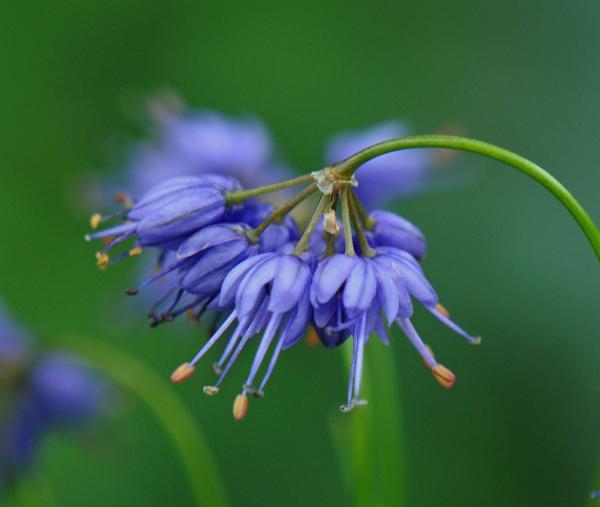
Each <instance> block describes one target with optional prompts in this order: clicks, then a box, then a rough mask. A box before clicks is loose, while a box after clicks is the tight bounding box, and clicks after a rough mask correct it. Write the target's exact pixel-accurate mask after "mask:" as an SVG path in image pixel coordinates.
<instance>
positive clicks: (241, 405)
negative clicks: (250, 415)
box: [233, 394, 248, 422]
mask: <svg viewBox="0 0 600 507" xmlns="http://www.w3.org/2000/svg"><path fill="white" fill-rule="evenodd" d="M247 412H248V397H247V396H246V395H244V394H238V395H237V396H236V397H235V400H234V402H233V418H234V419H235V420H236V421H238V422H239V421H241V420H242V419H243V418H244V417H246V413H247Z"/></svg>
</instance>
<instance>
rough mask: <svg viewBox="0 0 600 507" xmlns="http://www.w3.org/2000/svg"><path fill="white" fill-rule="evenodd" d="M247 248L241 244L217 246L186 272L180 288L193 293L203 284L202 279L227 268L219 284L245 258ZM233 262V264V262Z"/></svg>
mask: <svg viewBox="0 0 600 507" xmlns="http://www.w3.org/2000/svg"><path fill="white" fill-rule="evenodd" d="M247 251H248V246H247V245H246V244H244V243H242V242H233V243H230V244H225V245H219V246H215V247H213V248H211V249H210V250H208V251H207V252H206V253H205V254H204V255H202V256H201V257H200V259H199V260H198V261H197V262H196V263H195V264H194V266H193V267H192V268H191V269H190V270H189V271H188V273H187V274H186V275H185V276H184V278H183V280H182V281H181V287H182V288H183V289H184V290H187V291H188V292H193V293H196V292H195V289H196V287H198V286H199V285H201V284H202V283H203V279H204V278H205V277H206V276H207V275H210V274H211V273H213V272H215V271H216V270H222V269H223V268H224V267H225V268H227V269H226V271H225V273H224V274H223V276H222V278H221V282H222V281H223V279H224V278H225V276H226V275H227V273H228V272H229V271H231V269H232V268H233V267H235V265H236V264H237V263H240V262H242V261H243V260H245V259H246V257H247ZM233 261H235V263H234V262H233Z"/></svg>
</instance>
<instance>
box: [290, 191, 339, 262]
mask: <svg viewBox="0 0 600 507" xmlns="http://www.w3.org/2000/svg"><path fill="white" fill-rule="evenodd" d="M330 202H331V197H330V196H328V195H325V194H323V195H321V199H320V200H319V204H318V205H317V209H315V212H314V213H313V215H312V217H311V219H310V222H309V223H308V225H307V226H306V229H305V230H304V232H303V233H302V237H301V238H300V240H299V241H298V244H297V245H296V255H300V254H301V253H302V252H304V250H306V249H307V248H308V242H309V241H310V237H311V236H312V234H313V232H314V231H315V227H316V226H317V224H318V223H319V218H321V215H322V214H323V212H324V211H325V208H327V206H328V205H329V203H330Z"/></svg>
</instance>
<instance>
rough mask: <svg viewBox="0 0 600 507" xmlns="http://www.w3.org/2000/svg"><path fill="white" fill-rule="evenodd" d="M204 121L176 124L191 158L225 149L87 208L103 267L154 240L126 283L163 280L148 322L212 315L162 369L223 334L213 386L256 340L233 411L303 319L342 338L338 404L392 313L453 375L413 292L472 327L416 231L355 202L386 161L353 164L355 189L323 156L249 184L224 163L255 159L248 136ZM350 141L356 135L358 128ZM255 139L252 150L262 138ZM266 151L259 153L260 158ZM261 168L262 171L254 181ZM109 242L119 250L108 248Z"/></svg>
mask: <svg viewBox="0 0 600 507" xmlns="http://www.w3.org/2000/svg"><path fill="white" fill-rule="evenodd" d="M217 123H218V122H217ZM209 124H210V122H208V124H207V126H206V129H207V130H206V132H205V131H204V130H203V128H200V127H199V126H198V125H196V130H197V131H202V132H204V134H203V136H199V137H194V136H193V135H190V136H189V137H188V135H187V134H185V135H184V134H180V135H181V138H179V137H178V136H177V135H175V138H174V139H173V143H174V144H178V143H179V144H185V145H186V146H188V149H189V150H190V152H192V151H193V152H194V153H195V154H196V155H195V156H196V157H198V158H202V156H200V155H199V154H201V153H202V151H203V150H204V149H205V150H206V151H207V153H210V152H211V151H212V150H213V149H214V147H213V146H212V145H211V142H213V141H214V142H216V143H217V145H218V146H229V149H230V150H231V153H229V151H227V150H225V151H226V152H227V153H225V152H221V153H220V157H221V159H223V160H229V162H223V164H216V163H213V164H212V166H211V167H212V171H211V172H199V171H195V172H193V171H190V174H192V175H190V174H187V175H179V176H177V177H174V178H165V179H164V180H162V181H160V182H158V183H157V184H156V185H154V186H153V187H152V188H150V189H148V190H147V191H146V192H144V193H142V194H141V195H140V196H139V198H135V197H134V198H131V197H128V198H127V199H124V200H123V201H124V203H125V208H124V209H123V210H122V211H121V212H119V213H118V214H117V215H114V214H113V215H109V216H106V217H103V216H102V215H100V214H95V215H94V216H93V217H92V221H91V225H92V228H93V229H95V231H94V232H92V233H91V234H89V235H87V236H86V238H87V239H88V240H102V241H103V242H104V246H103V248H102V249H101V250H100V251H98V252H97V254H96V258H97V262H98V265H99V266H100V267H101V268H106V267H107V266H108V265H110V264H112V263H114V262H115V261H118V260H120V259H122V258H125V257H131V256H137V255H139V254H141V253H142V251H144V250H146V249H151V250H155V251H157V252H158V257H159V259H160V260H159V265H158V269H157V271H156V273H154V274H153V275H152V276H150V277H149V278H147V279H146V280H144V281H143V282H142V283H141V284H140V285H139V286H138V287H137V288H134V289H129V290H128V293H129V294H131V295H134V294H137V293H138V292H139V291H140V290H142V289H144V288H145V287H146V286H148V285H149V284H153V283H155V282H159V281H162V282H163V284H162V285H163V287H164V289H163V292H162V294H161V295H160V296H159V297H158V298H157V301H156V303H155V304H154V305H153V307H152V308H151V310H150V313H149V317H150V323H151V325H153V326H156V325H159V324H161V323H164V322H168V321H171V320H173V319H175V318H177V317H178V316H180V315H182V314H187V315H188V317H190V318H191V319H193V320H198V319H200V318H201V317H203V316H204V315H205V314H207V313H208V312H210V313H211V314H212V315H213V316H214V317H213V324H212V325H211V326H210V337H209V338H208V340H207V341H206V343H204V345H203V346H202V347H201V348H200V350H199V351H198V352H197V353H196V355H195V356H193V357H192V359H190V360H189V361H188V362H185V363H183V364H182V365H181V366H180V367H179V368H177V369H176V370H175V371H174V373H173V375H172V380H173V381H174V382H181V381H183V380H185V379H187V378H189V377H190V376H191V375H192V374H193V373H194V371H195V368H196V365H197V363H198V361H199V360H200V359H201V358H202V357H204V356H205V354H206V353H207V352H208V351H209V350H210V349H212V348H213V347H214V346H215V345H217V343H219V342H225V343H224V345H223V347H222V353H221V356H220V358H219V359H218V360H217V361H216V362H215V363H214V364H213V369H214V371H215V372H216V374H217V375H218V379H217V380H216V382H214V383H211V384H210V385H206V386H205V387H204V392H205V393H207V394H209V395H213V394H216V393H217V392H219V390H220V388H221V385H222V383H223V381H224V379H225V378H226V376H227V374H228V372H229V371H230V369H231V368H232V366H233V365H234V364H235V362H236V360H237V359H238V357H239V356H240V354H241V353H242V351H243V350H244V349H245V348H246V347H247V346H248V345H249V344H250V343H252V342H254V343H256V344H257V345H256V352H255V355H254V360H253V362H252V365H251V367H250V372H249V374H248V377H247V379H246V381H245V382H244V384H243V386H242V391H241V393H240V394H239V395H238V396H237V397H236V399H235V402H234V407H233V413H234V417H235V418H236V419H237V420H240V419H242V418H243V417H244V416H245V414H246V411H247V407H248V395H253V396H254V397H261V396H262V395H263V393H264V388H265V385H266V384H267V382H268V380H269V378H270V377H271V375H272V373H273V370H274V367H275V365H276V363H277V361H278V359H279V358H280V355H281V352H283V351H284V350H286V349H289V348H290V347H292V346H293V345H295V344H296V343H298V341H299V340H300V339H301V338H302V337H303V336H304V335H305V334H306V333H307V331H308V330H309V329H311V328H312V329H314V331H315V332H316V333H317V335H318V337H319V339H320V341H321V342H322V343H323V345H325V346H326V347H329V348H335V347H338V346H340V345H342V344H343V343H345V342H346V341H347V340H348V339H351V340H352V344H353V361H352V368H351V374H350V382H349V386H348V395H347V400H346V403H345V404H344V405H343V406H342V410H343V411H349V410H351V409H352V408H353V407H355V406H357V405H360V404H364V401H363V400H361V398H360V388H361V378H362V367H363V360H364V348H365V345H366V343H367V341H368V339H369V337H370V336H371V335H372V334H376V335H377V336H379V337H380V339H381V340H383V341H384V342H385V343H387V342H388V337H387V329H388V328H389V327H390V326H391V325H394V324H395V325H397V326H398V327H399V328H400V329H401V330H402V331H403V332H404V334H405V335H406V336H407V338H408V339H409V340H410V342H411V343H412V344H413V345H414V347H415V348H416V350H417V351H418V353H419V354H420V356H421V358H422V359H423V362H424V364H425V365H426V366H427V367H428V368H429V369H430V370H431V372H432V374H433V376H434V378H435V379H436V380H437V382H438V383H439V384H440V385H442V386H443V387H446V388H450V387H452V385H453V384H454V382H455V377H454V375H453V373H452V372H451V371H450V370H449V369H447V368H446V367H445V366H443V365H441V364H439V363H438V362H437V360H436V359H435V357H434V356H433V353H432V352H431V350H430V349H429V348H428V347H427V346H426V345H425V344H424V343H423V341H422V340H421V338H420V337H419V335H418V333H417V331H416V330H415V328H414V326H413V325H412V323H411V317H412V315H413V302H414V301H416V302H419V303H421V304H422V305H423V306H424V307H425V308H426V309H427V310H428V311H429V312H431V314H432V315H434V316H435V317H436V318H437V319H438V320H440V321H441V322H442V323H444V324H445V325H446V326H448V327H449V328H451V329H452V330H454V331H456V332H457V333H458V334H460V335H462V336H463V337H464V338H465V339H466V340H467V342H469V343H473V344H476V343H478V342H479V338H477V337H473V336H471V335H469V334H468V333H466V332H465V331H464V330H462V329H461V328H460V327H459V326H458V325H456V324H455V323H454V322H453V321H451V320H450V318H449V316H448V313H447V311H446V310H445V309H444V307H443V306H441V305H440V303H439V299H438V296H437V294H436V292H435V290H434V289H433V288H432V286H431V285H430V284H429V282H428V281H427V279H426V277H425V275H424V273H423V270H422V267H421V264H420V263H421V261H422V259H423V258H424V256H425V253H426V241H425V237H424V235H423V234H422V232H421V231H420V230H419V229H418V228H417V227H416V226H414V225H413V224H411V223H410V222H409V221H407V220H406V219H404V218H402V217H400V216H398V215H396V214H393V213H390V212H388V211H383V210H374V211H370V212H367V211H366V210H365V208H364V207H363V205H362V204H361V200H364V199H361V197H360V196H361V195H363V196H364V192H360V189H361V186H362V185H363V182H370V183H366V185H365V187H367V188H368V189H370V190H368V191H367V197H369V194H370V195H371V197H373V196H375V195H376V194H377V193H378V192H380V191H383V190H385V191H389V189H390V187H391V186H393V185H390V183H391V182H392V181H393V178H392V176H391V172H392V171H391V170H390V169H389V166H386V163H385V161H377V160H376V161H373V164H375V163H379V171H380V172H382V173H383V176H382V178H379V177H378V176H377V174H378V173H377V167H375V168H374V172H375V178H373V181H371V180H370V173H369V171H368V167H366V166H365V169H364V170H363V169H361V171H360V172H359V174H358V183H359V185H358V187H357V189H358V190H359V192H356V191H355V190H354V187H356V185H357V182H356V180H355V179H354V178H352V179H348V178H346V177H343V176H342V175H340V174H337V173H336V172H335V171H334V170H333V169H332V168H331V167H327V168H325V169H323V170H322V171H318V172H316V173H313V175H312V176H308V177H306V178H296V179H294V180H288V181H284V182H282V183H281V184H279V185H277V184H276V185H267V186H264V187H259V188H255V189H249V190H245V189H243V188H242V183H241V182H240V179H237V178H234V177H233V176H232V174H234V171H232V170H230V168H231V167H232V166H235V167H242V166H244V164H243V163H239V164H238V163H237V162H240V161H241V162H248V165H249V166H252V167H254V169H256V167H255V162H256V160H257V159H256V158H253V157H252V156H250V155H249V154H248V153H250V152H251V151H252V150H251V148H252V147H253V146H252V143H250V142H248V143H246V142H245V140H246V137H245V135H242V136H241V139H242V141H241V142H240V143H239V147H238V143H236V142H234V141H233V140H232V141H231V142H228V143H221V142H220V141H219V142H217V141H216V140H219V139H221V136H223V135H224V129H221V128H217V127H215V129H214V131H212V130H211V128H209V126H208V125H209ZM179 127H180V128H182V126H181V125H179ZM188 127H190V126H189V125H188ZM190 128H191V127H190ZM390 128H396V126H395V125H387V126H384V127H383V128H382V129H381V130H382V132H375V133H372V132H370V133H367V134H368V135H367V137H369V139H371V138H373V137H379V136H380V135H387V132H388V130H389V129H390ZM183 130H186V129H183ZM191 130H192V131H193V130H194V129H193V128H192V129H191ZM225 130H226V129H225ZM186 132H187V130H186ZM229 133H231V132H229ZM188 134H189V132H188ZM211 136H212V137H211ZM249 137H252V136H249ZM259 137H260V136H259ZM215 139H216V140H215ZM355 142H358V143H359V144H362V143H363V142H365V141H364V139H362V137H361V138H360V139H358V140H356V141H355ZM348 143H350V144H353V141H352V139H347V138H341V139H338V141H336V142H335V143H334V146H336V148H335V149H334V150H333V153H338V151H339V152H340V153H341V152H342V151H343V152H346V151H348V152H350V151H351V150H350V148H349V146H348ZM258 145H259V148H260V150H261V152H262V151H263V150H262V143H258ZM362 147H363V146H361V145H359V146H357V147H356V148H362ZM238 149H239V150H241V151H239V152H238V151H237V150H238ZM226 154H227V156H225V155H226ZM348 154H349V153H348ZM206 158H209V157H208V155H207V157H206ZM267 159H268V158H263V164H264V163H265V160H267ZM232 160H236V161H237V162H236V163H235V164H234V163H233V162H231V161H232ZM213 161H214V160H213ZM409 162H410V164H412V166H413V167H415V168H416V167H419V166H422V162H423V160H421V159H419V160H417V159H414V160H411V161H407V160H404V162H402V161H401V160H388V161H387V163H388V164H391V165H392V166H395V165H397V164H401V163H409ZM410 164H409V165H410ZM367 166H368V164H367ZM184 167H187V166H185V165H184ZM268 169H269V165H268V164H267V165H263V166H262V172H264V173H268ZM415 170H416V169H415ZM259 172H260V171H259ZM177 174H180V172H179V170H178V172H177ZM254 174H255V173H254V172H252V173H251V174H249V175H246V176H247V177H246V178H245V180H246V181H248V180H250V181H252V179H253V178H254ZM395 174H397V173H395ZM415 178H416V177H415ZM270 179H271V178H267V180H270ZM261 180H262V182H264V181H265V180H264V179H262V178H261V179H257V180H256V181H261ZM380 180H381V181H382V182H383V183H381V181H380ZM298 184H306V185H308V187H307V188H306V189H305V190H304V191H302V192H300V193H299V194H298V196H297V197H296V198H292V199H291V200H290V201H289V202H288V203H285V204H283V205H282V206H281V207H280V208H277V209H274V208H273V206H272V205H271V204H268V203H266V202H264V201H261V200H260V199H259V197H262V196H263V195H265V194H267V193H270V192H273V191H278V190H281V189H285V188H291V187H292V186H295V185H298ZM382 185H383V187H382ZM313 193H316V194H320V199H319V204H318V205H317V207H316V210H315V212H314V214H313V216H312V218H311V220H310V221H309V223H308V224H307V226H306V228H305V229H304V232H303V233H302V234H299V230H298V227H297V224H296V223H295V221H294V220H293V219H292V217H291V216H290V215H289V212H290V211H291V210H292V209H293V208H294V207H295V206H297V205H298V204H299V203H301V202H302V201H304V200H305V199H306V198H307V197H309V196H310V195H311V194H313ZM115 219H120V221H119V223H116V224H108V222H109V221H114V220H115ZM125 245H126V246H125ZM116 248H119V249H121V250H122V251H121V252H120V253H118V254H116V255H114V254H113V253H112V252H113V250H114V249H116ZM261 369H262V370H263V373H262V377H261V378H260V379H259V378H258V376H259V372H260V371H261Z"/></svg>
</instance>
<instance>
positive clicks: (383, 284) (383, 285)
mask: <svg viewBox="0 0 600 507" xmlns="http://www.w3.org/2000/svg"><path fill="white" fill-rule="evenodd" d="M373 271H374V272H375V277H376V278H377V299H378V300H379V304H380V305H381V308H382V309H383V313H384V314H385V317H386V319H387V321H388V323H389V324H391V323H392V322H393V321H394V319H395V318H396V316H397V315H398V307H399V305H400V296H399V295H398V289H397V286H396V284H395V283H394V277H392V276H389V275H388V274H387V273H385V272H384V271H383V270H382V268H381V267H380V266H378V265H377V263H375V262H374V263H373Z"/></svg>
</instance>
